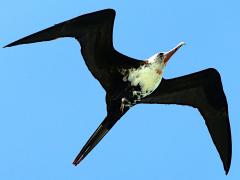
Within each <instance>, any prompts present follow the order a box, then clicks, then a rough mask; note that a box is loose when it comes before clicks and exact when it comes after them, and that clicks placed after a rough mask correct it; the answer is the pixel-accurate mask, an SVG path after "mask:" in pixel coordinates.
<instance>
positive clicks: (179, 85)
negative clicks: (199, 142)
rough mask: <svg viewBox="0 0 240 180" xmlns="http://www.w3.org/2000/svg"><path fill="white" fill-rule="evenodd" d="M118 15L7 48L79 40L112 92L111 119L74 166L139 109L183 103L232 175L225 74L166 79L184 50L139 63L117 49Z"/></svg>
mask: <svg viewBox="0 0 240 180" xmlns="http://www.w3.org/2000/svg"><path fill="white" fill-rule="evenodd" d="M114 18H115V11H114V10H113V9H105V10H101V11H96V12H93V13H89V14H85V15H82V16H79V17H76V18H73V19H71V20H68V21H64V22H62V23H59V24H56V25H54V26H52V27H49V28H47V29H44V30H42V31H39V32H37V33H34V34H32V35H29V36H27V37H24V38H22V39H20V40H17V41H15V42H13V43H10V44H8V45H7V46H5V47H11V46H16V45H20V44H28V43H35V42H41V41H50V40H54V39H58V38H62V37H72V38H75V39H76V40H77V41H78V42H79V43H80V46H81V54H82V56H83V59H84V61H85V63H86V65H87V67H88V69H89V71H90V72H91V73H92V75H93V76H94V77H95V78H96V79H97V80H98V81H99V83H100V84H101V86H102V87H103V88H104V89H105V91H106V104H107V116H106V117H105V119H104V120H103V121H102V123H101V124H100V125H99V127H98V128H97V129H96V131H95V132H94V133H93V134H92V136H91V137H90V139H89V140H88V141H87V142H86V144H85V145H84V146H83V148H82V150H81V151H80V152H79V154H78V155H77V157H76V159H75V160H74V161H73V164H74V165H77V164H79V163H80V161H82V160H83V159H84V158H85V157H86V156H87V154H88V153H89V152H90V151H91V150H92V149H93V148H94V147H95V146H96V145H97V144H98V143H99V141H101V139H102V138H103V137H104V136H105V135H106V134H107V133H108V132H109V130H110V129H111V128H112V127H113V126H114V125H115V124H116V122H117V121H118V120H119V119H120V118H121V117H122V116H123V115H124V114H125V113H126V112H127V111H128V110H129V109H130V108H132V107H133V106H134V105H137V104H140V103H143V104H177V105H187V106H192V107H194V108H197V109H198V110H199V112H200V114H201V115H202V117H203V119H204V120H205V123H206V126H207V128H208V131H209V133H210V135H211V138H212V140H213V143H214V145H215V146H216V149H217V151H218V153H219V155H220V158H221V160H222V163H223V166H224V169H225V172H226V174H227V173H228V171H229V168H230V164H231V156H232V143H231V130H230V123H229V117H228V105H227V100H226V97H225V94H224V91H223V87H222V83H221V78H220V74H219V73H218V71H217V70H215V69H213V68H209V69H206V70H202V71H199V72H195V73H192V74H189V75H185V76H182V77H177V78H173V79H164V78H163V73H164V69H165V67H166V64H167V62H168V61H169V59H170V58H171V57H172V56H173V54H174V53H176V52H177V51H178V50H179V48H181V47H182V46H183V45H184V43H183V42H181V43H179V44H178V45H177V46H176V47H174V48H173V49H172V50H170V51H168V52H159V53H157V54H155V55H153V56H151V57H150V58H148V59H145V60H138V59H134V58H131V57H128V56H126V55H123V54H121V53H120V52H118V51H117V50H115V49H114V46H113V41H112V34H113V24H114Z"/></svg>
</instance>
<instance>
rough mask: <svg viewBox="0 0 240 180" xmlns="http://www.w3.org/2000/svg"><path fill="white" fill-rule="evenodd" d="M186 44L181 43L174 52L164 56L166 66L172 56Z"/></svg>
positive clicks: (171, 51)
mask: <svg viewBox="0 0 240 180" xmlns="http://www.w3.org/2000/svg"><path fill="white" fill-rule="evenodd" d="M185 44H186V43H185V42H180V43H179V44H178V45H177V46H176V47H175V48H173V49H172V50H170V51H169V52H167V53H165V54H164V60H163V61H164V64H166V63H167V62H168V60H169V59H170V58H171V57H172V55H173V54H174V53H175V52H176V51H177V50H178V49H179V48H180V47H182V46H183V45H185Z"/></svg>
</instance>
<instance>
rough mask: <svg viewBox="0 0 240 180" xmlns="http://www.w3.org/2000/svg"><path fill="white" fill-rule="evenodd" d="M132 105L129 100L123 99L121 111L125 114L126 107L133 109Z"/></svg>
mask: <svg viewBox="0 0 240 180" xmlns="http://www.w3.org/2000/svg"><path fill="white" fill-rule="evenodd" d="M131 106H132V103H131V102H130V101H129V100H128V99H127V98H122V99H121V106H120V111H121V112H123V111H124V109H125V107H131Z"/></svg>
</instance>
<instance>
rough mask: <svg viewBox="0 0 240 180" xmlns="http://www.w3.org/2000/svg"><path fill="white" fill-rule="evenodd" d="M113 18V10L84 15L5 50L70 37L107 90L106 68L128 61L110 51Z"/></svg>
mask: <svg viewBox="0 0 240 180" xmlns="http://www.w3.org/2000/svg"><path fill="white" fill-rule="evenodd" d="M114 18H115V11H114V10H113V9H106V10H101V11H97V12H93V13H89V14H85V15H82V16H79V17H76V18H74V19H71V20H68V21H65V22H62V23H59V24H56V25H55V26H52V27H50V28H47V29H45V30H42V31H39V32H37V33H34V34H32V35H29V36H27V37H24V38H22V39H20V40H17V41H15V42H13V43H11V44H8V45H6V46H5V47H11V46H16V45H20V44H28V43H35V42H41V41H49V40H54V39H57V38H61V37H74V38H76V39H77V40H78V41H79V43H80V44H81V53H82V55H83V58H84V60H85V63H86V64H87V66H88V68H89V70H90V71H91V73H92V74H93V76H94V77H95V78H96V79H98V80H99V81H100V83H101V85H102V86H103V87H104V88H105V89H108V86H110V85H109V82H110V77H111V73H112V71H111V68H109V67H110V66H111V65H112V64H113V63H114V61H117V60H119V59H122V58H123V59H128V57H124V56H123V55H121V54H120V53H118V52H116V51H115V50H114V48H113V42H112V33H113V24H114ZM114 57H116V58H114ZM129 60H131V59H130V58H129Z"/></svg>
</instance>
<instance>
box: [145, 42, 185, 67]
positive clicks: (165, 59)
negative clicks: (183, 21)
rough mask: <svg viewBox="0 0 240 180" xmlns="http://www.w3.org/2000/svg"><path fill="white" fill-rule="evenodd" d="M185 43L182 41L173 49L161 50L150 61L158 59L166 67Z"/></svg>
mask: <svg viewBox="0 0 240 180" xmlns="http://www.w3.org/2000/svg"><path fill="white" fill-rule="evenodd" d="M183 45H185V42H180V43H179V44H178V45H177V46H176V47H174V48H173V49H172V50H170V51H168V52H160V53H157V54H154V55H153V56H151V57H150V58H149V59H148V62H149V63H151V62H155V61H158V62H159V63H160V64H162V66H163V67H164V66H165V65H166V64H167V62H168V61H169V59H170V58H171V57H172V56H173V54H174V53H175V52H176V51H177V50H178V49H179V48H180V47H182V46H183Z"/></svg>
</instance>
